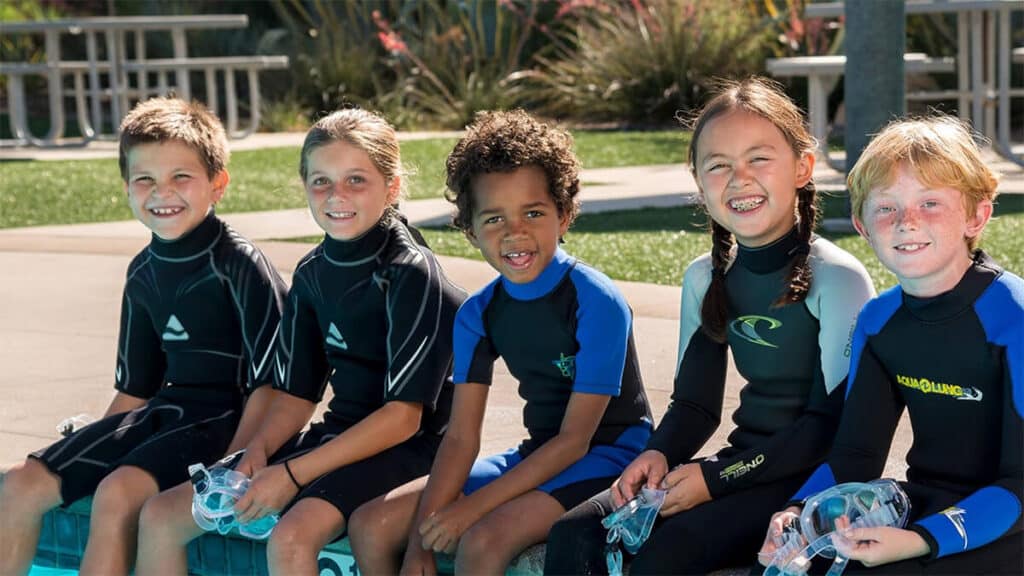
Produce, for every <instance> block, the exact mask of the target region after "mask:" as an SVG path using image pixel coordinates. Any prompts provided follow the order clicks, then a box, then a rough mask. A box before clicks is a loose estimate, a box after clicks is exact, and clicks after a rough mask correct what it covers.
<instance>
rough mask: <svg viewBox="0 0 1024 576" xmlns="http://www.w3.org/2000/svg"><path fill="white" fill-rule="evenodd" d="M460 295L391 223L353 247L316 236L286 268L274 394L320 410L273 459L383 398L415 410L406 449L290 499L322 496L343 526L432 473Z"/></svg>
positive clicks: (418, 241)
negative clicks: (418, 410) (291, 269)
mask: <svg viewBox="0 0 1024 576" xmlns="http://www.w3.org/2000/svg"><path fill="white" fill-rule="evenodd" d="M464 298H465V292H464V291H463V290H462V289H461V288H459V287H458V286H456V285H454V284H452V283H451V282H450V281H449V280H448V279H447V278H446V277H445V275H444V272H443V271H442V269H441V266H440V264H439V263H438V261H437V258H436V257H435V256H434V254H433V252H431V251H430V249H429V248H427V246H426V245H425V242H423V239H422V237H421V236H420V235H419V232H418V231H416V230H415V229H414V228H412V227H410V226H408V225H407V224H405V222H404V221H403V220H402V219H401V217H400V216H399V215H397V214H388V215H385V217H384V218H383V219H382V220H381V222H379V223H378V224H376V225H375V226H374V227H373V228H371V229H370V230H369V231H368V232H366V233H365V234H363V235H362V236H360V237H359V238H357V239H355V240H351V241H339V240H335V239H332V238H330V237H325V238H324V241H323V242H322V243H320V244H319V245H318V246H317V247H316V248H314V249H313V251H312V252H310V253H309V254H308V255H306V256H305V257H304V258H303V259H302V260H301V261H300V263H299V265H298V266H297V267H296V269H295V273H294V275H293V277H292V288H291V291H290V292H289V294H288V300H287V302H286V303H285V311H284V314H283V316H282V319H281V331H280V336H279V345H278V347H277V352H276V356H275V359H274V366H275V368H274V370H275V382H274V386H275V387H276V388H278V389H280V390H283V391H284V392H287V393H288V394H291V395H293V396H297V397H299V398H303V399H305V400H309V401H310V402H319V401H320V400H321V398H322V397H323V393H324V390H325V389H326V387H327V384H328V383H330V385H331V389H332V391H333V393H334V397H333V398H332V399H331V401H330V403H329V405H328V410H327V412H326V413H324V420H323V422H322V423H318V424H314V425H313V426H312V427H311V429H310V430H309V431H308V432H305V433H302V434H300V435H298V436H296V437H295V438H293V439H291V440H290V441H289V442H287V443H286V444H285V445H284V447H282V448H281V449H280V450H278V451H277V452H276V453H275V455H274V456H272V457H271V461H279V460H282V459H287V458H292V457H295V456H297V455H299V454H301V453H304V452H307V451H309V450H312V449H314V448H316V447H317V446H319V445H320V444H322V443H323V442H326V441H327V440H329V439H330V438H333V437H335V436H337V435H338V434H340V433H342V432H343V431H345V430H346V429H347V428H349V427H350V426H352V425H354V424H356V423H357V422H359V421H360V420H362V419H363V418H365V417H366V416H368V415H369V414H371V413H372V412H374V411H375V410H377V409H378V408H380V407H382V406H384V404H386V403H388V402H391V401H396V400H397V401H404V402H416V403H420V404H422V405H423V414H422V417H421V423H420V430H419V431H418V432H417V433H416V435H415V436H414V437H413V438H411V439H409V440H408V441H406V442H404V443H402V444H400V445H398V446H395V447H393V448H391V449H388V450H385V451H384V452H381V453H380V454H377V455H375V456H371V457H370V458H367V459H365V460H362V461H359V462H356V463H353V464H351V465H348V466H345V467H342V468H340V469H338V470H335V471H333V472H330V473H328V474H326V475H324V476H322V477H320V478H318V479H317V480H316V481H314V482H313V483H311V484H310V485H308V486H306V487H305V488H304V489H303V490H302V491H301V492H300V493H299V494H298V495H297V496H296V499H299V498H304V497H307V496H316V497H319V498H323V499H325V500H327V501H328V502H331V503H332V504H334V505H335V506H336V507H337V508H338V509H339V510H340V511H341V512H342V514H344V515H345V517H346V518H347V517H349V515H350V514H351V513H352V512H353V511H354V510H355V508H357V507H358V506H359V505H361V504H362V503H364V502H367V501H369V500H372V499H373V498H376V497H377V496H379V495H380V494H383V493H385V492H387V491H388V490H390V489H392V488H395V487H397V486H400V485H401V484H404V483H405V482H408V481H409V480H412V479H414V478H418V477H420V476H423V475H425V474H427V473H429V472H430V466H431V464H432V462H433V458H434V454H435V453H436V450H437V447H438V445H439V443H440V438H441V435H442V434H443V432H444V430H445V428H446V426H447V424H448V415H449V413H450V411H451V395H452V388H451V382H450V381H449V379H448V376H449V374H450V371H451V358H452V339H451V331H452V323H453V322H454V319H455V313H456V311H457V310H458V307H459V305H460V304H461V303H462V301H463V299H464Z"/></svg>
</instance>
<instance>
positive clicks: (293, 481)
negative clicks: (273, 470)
mask: <svg viewBox="0 0 1024 576" xmlns="http://www.w3.org/2000/svg"><path fill="white" fill-rule="evenodd" d="M284 471H285V472H287V473H288V477H289V478H291V479H292V484H295V487H296V488H298V489H299V491H300V492H301V491H302V484H299V481H298V480H296V479H295V474H292V468H291V466H289V465H288V461H287V460H285V461H284Z"/></svg>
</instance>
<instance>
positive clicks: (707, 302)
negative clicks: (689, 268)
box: [700, 220, 732, 342]
mask: <svg viewBox="0 0 1024 576" xmlns="http://www.w3.org/2000/svg"><path fill="white" fill-rule="evenodd" d="M711 242H712V246H711V285H710V286H708V291H707V292H706V293H705V294H704V302H703V303H702V304H701V308H700V323H701V329H702V330H704V333H705V334H707V335H708V337H709V338H711V339H712V340H714V341H715V342H725V323H726V321H727V320H728V316H729V295H728V294H727V293H726V291H725V271H726V269H727V268H728V266H729V255H730V254H731V252H732V233H731V232H729V231H728V230H726V229H725V227H724V226H722V225H721V224H719V223H718V222H715V221H714V220H711Z"/></svg>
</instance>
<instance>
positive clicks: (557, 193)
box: [445, 110, 580, 231]
mask: <svg viewBox="0 0 1024 576" xmlns="http://www.w3.org/2000/svg"><path fill="white" fill-rule="evenodd" d="M523 166H537V167H538V168H540V169H542V170H543V171H544V174H545V176H547V181H548V193H549V194H551V198H552V200H554V201H555V206H556V207H557V208H558V214H559V216H566V217H568V219H569V223H570V224H571V223H572V221H573V220H575V219H576V214H577V213H578V212H579V200H578V199H577V198H576V196H577V195H578V194H579V191H580V161H579V159H577V158H576V154H575V152H573V141H572V135H571V134H569V133H568V132H567V131H565V130H562V129H559V128H555V127H553V126H549V125H547V124H544V123H543V122H540V121H538V120H537V119H536V118H534V117H533V116H530V115H529V114H527V113H526V112H524V111H523V110H511V111H507V112H505V111H502V112H480V113H478V114H477V115H476V119H475V120H474V121H473V123H472V124H470V125H469V127H467V128H466V135H465V136H463V137H462V139H461V140H459V142H458V144H456V145H455V149H454V150H452V153H451V154H450V155H449V156H448V161H447V162H446V163H445V167H446V168H447V170H448V180H447V185H448V191H447V192H446V193H445V198H447V199H448V201H449V202H452V203H454V204H455V206H456V208H457V212H456V214H455V216H454V217H453V219H452V223H453V224H454V226H455V227H456V228H459V229H460V230H463V231H467V230H470V228H471V227H472V222H473V189H472V184H473V178H474V177H475V176H477V175H479V174H487V173H492V172H512V171H514V170H516V169H517V168H521V167H523Z"/></svg>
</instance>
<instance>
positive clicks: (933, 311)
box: [903, 250, 1002, 322]
mask: <svg viewBox="0 0 1024 576" xmlns="http://www.w3.org/2000/svg"><path fill="white" fill-rule="evenodd" d="M973 260H974V263H973V264H971V267H970V268H968V269H967V272H965V273H964V276H963V278H961V279H960V282H958V283H957V285H956V286H954V287H953V289H952V290H950V291H949V292H943V293H942V294H939V295H938V296H932V297H930V298H918V297H917V296H911V295H910V294H907V293H906V292H904V293H903V304H904V305H905V306H906V307H907V309H908V310H910V313H911V314H913V315H914V317H915V318H918V319H920V320H924V321H926V322H939V321H942V320H946V319H948V318H952V317H953V316H956V315H957V314H959V313H961V312H963V311H964V310H965V309H967V308H969V307H971V306H973V305H974V302H975V301H976V300H977V299H978V297H979V296H981V293H982V292H984V291H985V289H986V288H988V286H989V284H991V283H992V281H993V280H995V279H996V278H997V277H998V276H999V274H1001V273H1002V268H1000V267H999V265H998V264H996V263H995V261H994V260H992V258H990V257H989V255H988V254H986V253H984V252H983V251H981V250H978V251H977V252H975V253H974V258H973Z"/></svg>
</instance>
